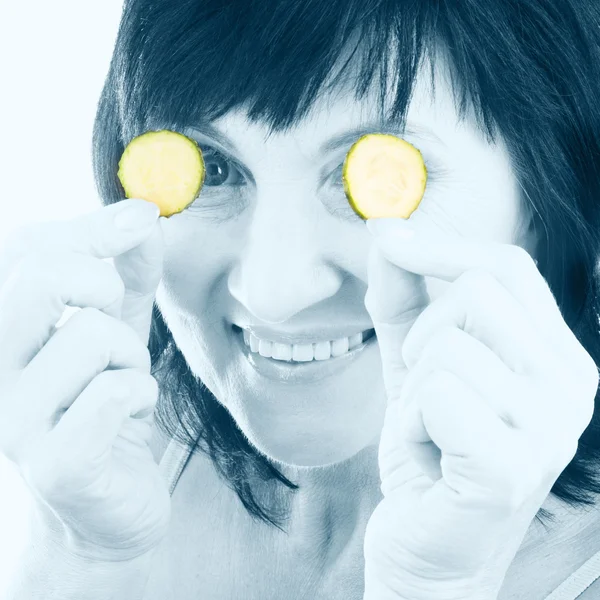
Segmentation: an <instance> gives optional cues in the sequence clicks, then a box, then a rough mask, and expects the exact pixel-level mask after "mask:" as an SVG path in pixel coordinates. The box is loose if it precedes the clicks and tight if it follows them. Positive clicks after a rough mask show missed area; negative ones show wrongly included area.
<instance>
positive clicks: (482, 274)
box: [455, 267, 498, 296]
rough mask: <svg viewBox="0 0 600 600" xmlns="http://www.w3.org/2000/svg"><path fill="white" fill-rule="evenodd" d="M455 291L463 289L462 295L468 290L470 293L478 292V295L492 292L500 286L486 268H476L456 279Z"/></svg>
mask: <svg viewBox="0 0 600 600" xmlns="http://www.w3.org/2000/svg"><path fill="white" fill-rule="evenodd" d="M456 282H457V284H458V285H457V286H456V288H455V289H457V290H459V289H461V293H462V292H463V291H464V290H465V289H466V290H468V292H471V291H474V290H477V294H478V295H479V296H480V295H481V293H482V292H483V293H486V292H488V291H490V292H491V291H492V290H493V289H494V287H496V286H497V285H498V281H497V280H496V278H495V277H494V276H493V275H492V273H491V272H490V271H489V270H488V269H486V268H485V267H474V268H472V269H469V270H468V271H465V272H464V273H461V274H460V275H459V276H458V278H457V279H456Z"/></svg>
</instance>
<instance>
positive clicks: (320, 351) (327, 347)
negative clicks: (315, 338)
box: [314, 342, 331, 360]
mask: <svg viewBox="0 0 600 600" xmlns="http://www.w3.org/2000/svg"><path fill="white" fill-rule="evenodd" d="M314 346H315V360H327V359H328V358H330V357H331V342H317V343H316V344H315V345H314Z"/></svg>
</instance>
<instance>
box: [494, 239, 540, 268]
mask: <svg viewBox="0 0 600 600" xmlns="http://www.w3.org/2000/svg"><path fill="white" fill-rule="evenodd" d="M501 256H502V262H503V263H504V264H505V265H509V266H510V267H511V268H513V269H515V270H516V269H519V270H523V269H536V270H537V266H536V264H535V261H534V259H533V257H532V256H531V254H529V252H527V250H525V248H523V247H521V246H518V245H516V244H504V245H503V246H502V250H501Z"/></svg>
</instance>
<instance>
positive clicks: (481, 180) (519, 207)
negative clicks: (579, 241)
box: [410, 163, 528, 243]
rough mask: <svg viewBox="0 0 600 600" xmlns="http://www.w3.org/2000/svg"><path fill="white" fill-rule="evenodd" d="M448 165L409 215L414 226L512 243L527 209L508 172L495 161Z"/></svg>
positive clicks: (519, 229)
mask: <svg viewBox="0 0 600 600" xmlns="http://www.w3.org/2000/svg"><path fill="white" fill-rule="evenodd" d="M480 167H481V169H480V171H476V170H472V169H471V168H470V167H469V165H467V164H458V165H455V166H454V167H451V168H452V169H453V170H452V171H451V175H449V176H448V177H447V179H445V180H440V181H435V182H432V184H431V185H430V186H428V187H427V189H426V190H425V195H424V197H423V199H422V201H421V204H420V205H419V207H418V209H417V210H416V211H415V212H414V213H413V215H412V216H411V217H410V220H411V221H412V222H414V223H415V225H416V226H419V225H422V226H423V227H424V228H427V229H432V228H433V230H434V231H435V230H437V231H439V232H440V233H448V234H453V235H460V236H464V237H468V238H472V239H474V240H479V241H489V242H499V243H515V241H517V240H518V239H519V237H520V232H521V230H522V227H523V224H524V223H526V221H527V218H528V211H527V209H526V207H525V206H524V205H523V203H522V200H521V195H520V188H519V187H518V184H517V183H516V182H515V180H514V178H513V177H512V175H511V174H510V173H507V172H506V170H505V169H504V168H502V166H501V165H497V164H495V163H492V164H486V165H485V168H484V166H483V165H480Z"/></svg>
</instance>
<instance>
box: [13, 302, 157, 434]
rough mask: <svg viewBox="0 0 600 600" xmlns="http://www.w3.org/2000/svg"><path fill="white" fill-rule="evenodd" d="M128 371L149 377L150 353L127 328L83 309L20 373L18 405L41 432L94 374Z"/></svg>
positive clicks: (95, 312)
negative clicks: (137, 371)
mask: <svg viewBox="0 0 600 600" xmlns="http://www.w3.org/2000/svg"><path fill="white" fill-rule="evenodd" d="M127 368H136V369H140V370H143V371H148V372H149V371H150V356H149V352H148V348H147V347H146V346H145V345H144V344H143V343H142V342H141V341H140V339H139V337H138V336H137V335H136V333H135V332H134V331H133V330H132V329H131V328H130V327H129V326H128V325H126V324H125V323H122V322H121V321H119V320H118V319H115V318H113V317H108V316H106V315H105V314H103V313H101V312H100V311H98V310H96V309H93V308H84V309H82V310H80V311H79V312H77V313H75V314H74V315H73V316H72V317H71V318H70V319H69V320H68V321H67V322H66V323H65V324H64V325H63V326H62V327H61V328H60V329H58V330H57V332H56V333H55V334H54V335H53V336H52V338H51V339H50V340H49V341H48V343H47V344H46V345H45V346H44V347H43V348H42V349H41V350H40V352H39V353H38V354H37V355H36V356H35V357H34V358H33V360H32V361H31V362H30V363H29V364H28V365H27V367H26V368H25V369H24V370H23V371H22V372H21V376H20V377H19V380H18V383H17V386H16V390H15V398H16V402H17V403H18V404H19V405H20V406H21V407H22V411H24V412H25V413H26V415H29V419H30V421H35V422H37V423H39V425H38V427H39V428H40V429H41V430H44V431H45V430H47V429H48V427H49V426H50V425H51V424H53V423H54V422H55V421H56V418H57V415H59V414H60V413H61V412H63V411H64V410H65V409H67V408H68V407H69V406H70V405H71V404H72V402H73V401H74V400H75V398H77V396H79V394H81V393H82V392H83V390H84V389H85V388H86V386H88V385H89V383H90V382H91V381H92V380H93V379H94V378H95V377H96V376H97V375H99V374H100V373H102V372H103V371H104V370H105V369H127Z"/></svg>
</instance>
